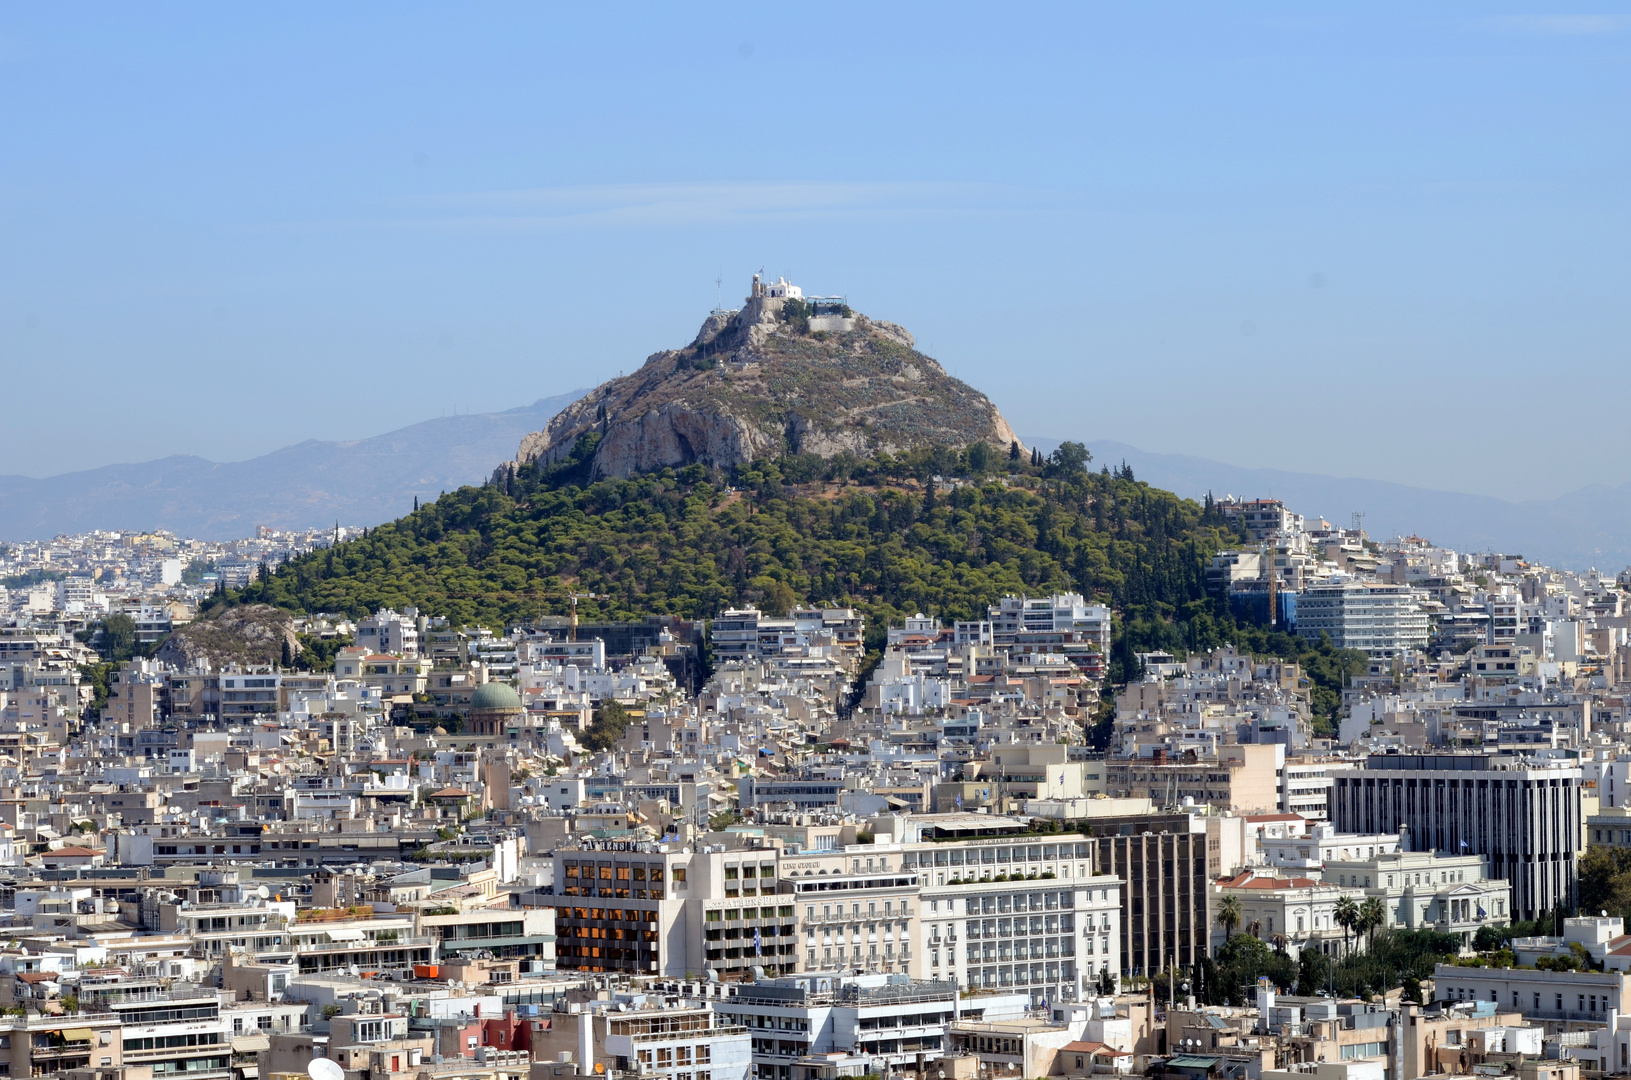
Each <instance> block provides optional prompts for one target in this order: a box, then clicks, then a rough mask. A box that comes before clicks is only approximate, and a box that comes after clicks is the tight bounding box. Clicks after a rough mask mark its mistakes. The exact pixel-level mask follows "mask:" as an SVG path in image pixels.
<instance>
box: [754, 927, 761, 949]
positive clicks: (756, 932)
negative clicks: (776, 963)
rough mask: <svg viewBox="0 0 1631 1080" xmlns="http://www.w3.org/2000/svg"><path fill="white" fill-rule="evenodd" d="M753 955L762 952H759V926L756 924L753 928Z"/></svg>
mask: <svg viewBox="0 0 1631 1080" xmlns="http://www.w3.org/2000/svg"><path fill="white" fill-rule="evenodd" d="M753 955H754V956H758V955H760V953H759V928H758V927H757V926H755V927H754V928H753Z"/></svg>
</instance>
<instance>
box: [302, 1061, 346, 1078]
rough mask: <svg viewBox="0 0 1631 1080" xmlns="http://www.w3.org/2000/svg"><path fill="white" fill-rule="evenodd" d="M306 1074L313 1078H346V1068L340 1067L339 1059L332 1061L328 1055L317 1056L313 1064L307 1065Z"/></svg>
mask: <svg viewBox="0 0 1631 1080" xmlns="http://www.w3.org/2000/svg"><path fill="white" fill-rule="evenodd" d="M306 1075H307V1076H309V1077H311V1080H345V1069H343V1068H341V1067H340V1063H339V1062H338V1061H330V1060H329V1059H328V1058H326V1057H315V1058H312V1059H311V1064H310V1065H307V1066H306Z"/></svg>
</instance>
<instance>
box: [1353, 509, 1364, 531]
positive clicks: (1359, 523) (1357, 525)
mask: <svg viewBox="0 0 1631 1080" xmlns="http://www.w3.org/2000/svg"><path fill="white" fill-rule="evenodd" d="M1364 530H1365V511H1363V510H1355V511H1354V512H1353V531H1354V532H1363V531H1364Z"/></svg>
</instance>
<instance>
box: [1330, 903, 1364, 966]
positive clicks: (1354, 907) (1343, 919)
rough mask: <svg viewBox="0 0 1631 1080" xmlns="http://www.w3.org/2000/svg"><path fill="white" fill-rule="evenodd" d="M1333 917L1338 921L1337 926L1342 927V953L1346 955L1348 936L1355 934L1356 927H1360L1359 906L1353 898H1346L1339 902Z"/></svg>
mask: <svg viewBox="0 0 1631 1080" xmlns="http://www.w3.org/2000/svg"><path fill="white" fill-rule="evenodd" d="M1332 916H1333V917H1334V918H1335V919H1336V921H1337V925H1338V926H1340V927H1342V951H1343V952H1344V953H1346V952H1347V951H1348V935H1349V934H1351V933H1352V932H1353V929H1354V927H1356V926H1358V925H1359V905H1358V904H1357V903H1355V902H1354V898H1353V897H1351V896H1344V897H1343V898H1342V899H1340V900H1338V901H1337V903H1336V907H1335V908H1334V909H1333V911H1332Z"/></svg>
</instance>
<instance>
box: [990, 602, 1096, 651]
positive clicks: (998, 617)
mask: <svg viewBox="0 0 1631 1080" xmlns="http://www.w3.org/2000/svg"><path fill="white" fill-rule="evenodd" d="M989 618H990V622H991V635H992V640H993V642H994V643H995V644H997V645H1012V644H1013V643H1014V639H1015V637H1016V636H1017V635H1019V634H1024V633H1055V634H1056V633H1064V632H1067V631H1075V632H1078V633H1081V634H1083V635H1085V636H1086V638H1087V640H1089V641H1091V642H1093V643H1094V644H1096V645H1098V647H1099V651H1100V652H1103V653H1105V654H1106V655H1108V654H1109V652H1110V609H1109V608H1107V607H1105V606H1104V605H1102V604H1090V603H1088V602H1087V600H1086V599H1084V598H1083V597H1082V595H1081V594H1080V593H1056V594H1054V595H1053V596H1046V597H1037V598H1034V599H1033V598H1029V597H1024V596H1012V595H1010V596H1005V597H1003V598H1002V599H1001V600H1000V601H998V602H997V603H995V604H993V605H992V606H991V608H990V610H989Z"/></svg>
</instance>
